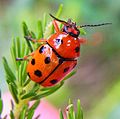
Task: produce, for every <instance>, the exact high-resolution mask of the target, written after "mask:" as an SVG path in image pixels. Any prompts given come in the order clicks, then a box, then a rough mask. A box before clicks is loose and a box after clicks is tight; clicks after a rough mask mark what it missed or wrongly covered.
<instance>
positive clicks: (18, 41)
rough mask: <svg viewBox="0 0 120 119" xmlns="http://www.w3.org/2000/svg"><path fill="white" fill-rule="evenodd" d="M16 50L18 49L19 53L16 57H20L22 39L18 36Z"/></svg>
mask: <svg viewBox="0 0 120 119" xmlns="http://www.w3.org/2000/svg"><path fill="white" fill-rule="evenodd" d="M15 43H16V51H17V55H16V57H20V56H21V55H20V50H21V43H20V39H19V37H17V38H16V42H15Z"/></svg>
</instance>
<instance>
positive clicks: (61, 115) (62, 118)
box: [59, 110, 64, 119]
mask: <svg viewBox="0 0 120 119" xmlns="http://www.w3.org/2000/svg"><path fill="white" fill-rule="evenodd" d="M59 113H60V119H64V116H63V113H62V111H61V110H60V112H59Z"/></svg>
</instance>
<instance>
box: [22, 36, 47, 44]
mask: <svg viewBox="0 0 120 119" xmlns="http://www.w3.org/2000/svg"><path fill="white" fill-rule="evenodd" d="M24 37H25V39H26V40H30V41H32V42H34V43H38V42H39V43H41V42H46V40H45V39H39V40H37V39H34V38H32V37H30V36H24Z"/></svg>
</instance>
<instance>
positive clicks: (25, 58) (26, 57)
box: [16, 52, 34, 61]
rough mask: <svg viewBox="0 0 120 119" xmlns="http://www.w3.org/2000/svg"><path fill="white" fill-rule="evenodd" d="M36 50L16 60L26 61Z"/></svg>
mask: <svg viewBox="0 0 120 119" xmlns="http://www.w3.org/2000/svg"><path fill="white" fill-rule="evenodd" d="M33 55H34V52H32V53H30V54H29V55H26V56H24V57H23V58H16V61H24V60H28V58H29V57H30V56H33Z"/></svg>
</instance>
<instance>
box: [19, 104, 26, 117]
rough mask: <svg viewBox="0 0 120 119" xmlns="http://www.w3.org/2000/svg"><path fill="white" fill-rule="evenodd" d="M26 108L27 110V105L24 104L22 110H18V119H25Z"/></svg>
mask: <svg viewBox="0 0 120 119" xmlns="http://www.w3.org/2000/svg"><path fill="white" fill-rule="evenodd" d="M27 110H28V105H24V107H23V109H22V111H21V112H20V116H19V119H25V118H26V112H27Z"/></svg>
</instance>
